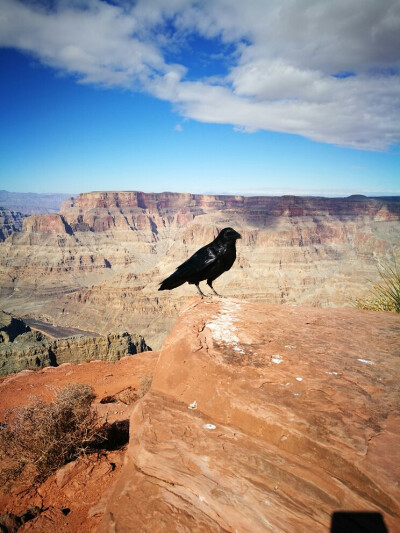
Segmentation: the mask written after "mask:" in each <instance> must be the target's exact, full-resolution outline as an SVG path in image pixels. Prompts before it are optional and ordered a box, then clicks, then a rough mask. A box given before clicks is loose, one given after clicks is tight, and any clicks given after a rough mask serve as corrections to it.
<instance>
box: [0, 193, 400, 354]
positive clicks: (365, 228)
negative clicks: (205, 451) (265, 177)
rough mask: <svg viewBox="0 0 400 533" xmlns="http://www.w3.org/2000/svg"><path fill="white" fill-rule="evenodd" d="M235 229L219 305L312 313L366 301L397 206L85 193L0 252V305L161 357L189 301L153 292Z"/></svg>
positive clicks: (399, 225) (391, 242) (180, 293)
mask: <svg viewBox="0 0 400 533" xmlns="http://www.w3.org/2000/svg"><path fill="white" fill-rule="evenodd" d="M226 226H231V227H234V228H235V229H237V230H238V231H239V232H240V233H241V235H242V237H243V238H242V239H241V240H240V241H239V242H238V245H237V253H238V256H237V260H236V262H235V264H234V266H233V268H232V269H231V270H230V271H229V272H227V273H225V274H224V275H223V276H221V277H220V278H218V279H217V280H216V282H215V287H216V290H217V291H218V292H220V293H221V294H223V295H225V296H234V297H240V298H245V299H252V300H264V301H268V302H270V303H296V304H305V305H312V306H322V307H326V306H329V307H337V306H346V305H349V304H350V302H351V299H352V298H353V297H355V296H357V297H363V296H366V294H367V292H368V288H369V286H370V282H373V281H374V280H375V279H376V278H377V276H378V270H377V266H378V264H379V262H381V261H386V260H390V258H391V257H392V255H393V254H394V253H396V250H397V249H398V246H399V239H398V235H399V233H400V202H399V200H398V199H396V198H387V199H373V198H365V197H363V196H353V197H349V198H333V199H332V198H306V197H295V196H283V197H243V196H223V195H219V196H215V195H192V194H174V193H159V194H145V193H140V192H93V193H86V194H81V195H79V196H78V197H77V198H75V199H73V198H72V199H69V200H68V201H66V202H64V203H63V204H62V207H61V212H60V214H57V215H56V214H52V215H44V216H33V217H29V218H28V219H26V220H25V222H24V231H22V232H20V233H18V234H13V235H11V236H10V237H8V239H7V240H6V242H4V243H0V305H2V306H3V308H4V309H6V310H7V311H10V312H14V313H17V314H26V315H27V316H30V317H40V315H44V316H46V317H47V318H48V319H49V320H50V321H51V322H53V323H55V324H58V325H63V326H70V327H77V328H81V327H82V324H83V323H84V324H85V328H86V329H90V330H92V331H95V332H109V331H121V330H127V331H130V330H134V331H137V332H139V333H141V334H142V335H143V336H144V337H145V338H146V339H147V341H148V342H149V344H150V345H151V346H152V347H154V348H155V349H159V348H160V347H161V344H162V342H163V340H164V338H165V336H166V335H167V332H168V331H169V330H170V328H171V327H172V325H173V323H174V321H175V320H176V317H177V316H178V312H179V309H180V308H181V307H182V306H184V305H186V303H187V301H188V298H190V297H191V296H192V295H193V294H196V292H195V289H194V288H193V287H190V286H188V285H187V284H185V285H184V286H182V287H179V288H177V289H175V290H174V291H171V292H169V291H168V292H163V293H160V292H158V286H159V283H160V282H161V281H162V280H163V279H164V278H165V277H167V276H168V275H170V274H171V273H172V272H173V271H174V270H175V268H176V267H177V266H178V265H179V264H180V263H182V262H183V261H184V260H185V259H187V258H188V257H189V256H190V255H191V254H193V253H194V252H195V251H196V250H198V249H199V248H200V247H201V246H204V245H205V244H207V243H209V242H210V241H211V240H212V239H213V238H214V237H215V236H216V235H217V232H218V231H219V230H220V229H222V228H223V227H226Z"/></svg>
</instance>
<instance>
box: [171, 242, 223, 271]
mask: <svg viewBox="0 0 400 533" xmlns="http://www.w3.org/2000/svg"><path fill="white" fill-rule="evenodd" d="M217 259H218V253H217V250H215V249H214V247H213V246H211V245H210V244H207V245H206V246H203V248H200V250H197V252H196V253H194V254H193V255H192V256H191V257H189V259H187V260H186V261H185V262H184V263H182V264H181V265H179V266H178V268H177V269H176V270H175V272H174V273H173V274H172V276H174V277H175V276H176V277H179V278H193V277H197V276H201V274H202V273H203V272H204V271H205V270H206V269H208V268H210V267H211V266H212V265H213V264H214V263H215V262H216V261H217Z"/></svg>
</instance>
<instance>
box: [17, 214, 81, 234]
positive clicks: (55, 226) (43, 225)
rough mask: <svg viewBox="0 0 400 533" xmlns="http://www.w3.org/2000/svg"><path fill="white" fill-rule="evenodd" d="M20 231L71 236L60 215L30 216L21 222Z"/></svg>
mask: <svg viewBox="0 0 400 533" xmlns="http://www.w3.org/2000/svg"><path fill="white" fill-rule="evenodd" d="M22 231H26V232H32V233H59V234H61V235H62V234H64V233H68V234H71V233H72V230H71V228H70V227H69V225H68V224H67V223H66V221H65V219H64V217H63V216H62V215H58V214H56V213H54V214H48V215H31V216H30V217H28V218H25V219H24V221H23V227H22Z"/></svg>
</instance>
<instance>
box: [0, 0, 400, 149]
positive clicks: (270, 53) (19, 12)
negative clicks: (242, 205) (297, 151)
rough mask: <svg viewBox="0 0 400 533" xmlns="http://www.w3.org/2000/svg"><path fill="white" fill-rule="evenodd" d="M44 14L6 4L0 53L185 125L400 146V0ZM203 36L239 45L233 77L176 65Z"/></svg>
mask: <svg viewBox="0 0 400 533" xmlns="http://www.w3.org/2000/svg"><path fill="white" fill-rule="evenodd" d="M44 5H45V3H43V2H40V3H35V2H28V3H27V2H22V1H19V0H2V4H1V7H0V45H2V46H11V47H15V48H18V49H21V50H24V51H26V52H30V53H32V54H35V55H36V56H37V57H38V58H40V60H41V61H42V62H43V63H45V64H47V65H50V66H52V67H54V68H57V69H61V70H63V71H65V72H68V73H72V74H74V75H76V76H77V77H78V78H79V80H80V81H81V82H85V83H96V84H102V85H104V86H110V87H113V86H119V87H125V88H129V89H131V90H141V91H146V92H148V93H150V94H152V95H153V96H155V97H157V98H161V99H164V100H167V101H170V102H171V103H172V104H173V105H174V108H175V109H176V110H177V111H178V112H179V113H180V114H181V115H182V116H183V117H187V118H192V119H195V120H198V121H202V122H212V123H220V124H232V125H233V126H234V127H235V128H236V129H238V130H239V131H248V132H253V131H256V130H260V129H261V130H262V129H264V130H272V131H279V132H285V133H293V134H298V135H302V136H305V137H307V138H310V139H313V140H316V141H320V142H327V143H333V144H337V145H342V146H348V147H353V148H360V149H369V150H382V149H387V148H388V147H390V146H391V145H393V144H395V143H398V142H399V140H400V121H399V120H398V106H399V100H400V76H399V69H400V55H399V51H400V2H399V0H371V1H370V2H365V0H329V1H323V0H298V1H293V0H269V1H268V2H265V0H248V1H246V2H242V1H241V0H202V1H200V2H196V3H193V2H191V1H190V0H152V1H151V2H149V1H148V0H138V1H137V2H135V3H132V2H129V1H128V0H120V1H119V2H118V1H114V2H112V3H111V2H110V3H107V2H105V1H101V0H58V1H56V2H52V3H51V9H50V8H48V9H46V8H45V7H44ZM193 35H197V36H200V37H202V38H203V39H209V40H213V42H220V43H221V44H223V45H229V46H230V47H231V50H233V53H232V52H231V55H230V57H229V60H230V63H229V65H228V68H227V69H226V71H225V72H221V74H220V75H219V76H214V77H212V78H211V77H210V78H206V77H203V78H200V77H198V78H197V79H193V76H190V77H189V76H188V73H190V69H191V64H190V62H191V61H192V60H193V59H195V58H193V57H192V58H190V57H189V56H188V54H186V55H185V54H182V55H181V57H182V58H185V59H182V60H180V61H179V60H177V61H176V62H171V61H168V60H167V58H168V57H171V54H170V52H171V50H172V51H174V52H175V56H176V57H179V50H180V49H182V48H184V47H185V46H186V45H187V42H188V40H189V39H190V38H191V36H193ZM217 56H218V54H215V57H217ZM185 61H187V63H185ZM210 61H213V54H211V53H210Z"/></svg>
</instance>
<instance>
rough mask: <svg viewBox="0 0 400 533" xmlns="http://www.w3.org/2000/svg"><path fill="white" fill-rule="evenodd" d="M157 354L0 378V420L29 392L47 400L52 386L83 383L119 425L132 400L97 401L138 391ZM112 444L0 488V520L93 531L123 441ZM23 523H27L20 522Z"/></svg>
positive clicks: (25, 527)
mask: <svg viewBox="0 0 400 533" xmlns="http://www.w3.org/2000/svg"><path fill="white" fill-rule="evenodd" d="M157 357H158V354H157V353H155V352H143V353H141V354H139V355H138V356H137V357H125V358H122V359H121V360H119V361H117V362H116V363H108V362H104V361H97V362H92V363H82V364H79V365H69V364H64V365H62V366H59V367H57V368H55V367H48V368H45V369H43V370H38V371H37V372H29V371H25V372H20V373H19V374H12V375H8V376H6V377H4V378H0V421H1V422H4V416H5V412H6V411H7V409H12V408H15V407H21V406H25V405H27V404H28V403H29V402H30V401H32V396H34V397H37V398H40V399H41V400H42V401H51V400H53V399H54V389H55V388H56V389H57V388H61V387H63V386H65V385H68V384H70V383H87V384H88V385H91V386H92V387H93V389H94V392H95V394H96V399H95V405H94V408H95V409H96V410H97V411H98V413H99V415H100V416H102V417H104V418H107V420H108V422H109V423H112V424H113V425H114V426H115V427H119V425H122V424H123V423H124V424H125V423H128V421H129V416H130V413H131V411H132V408H133V407H134V403H131V404H127V403H124V402H123V401H115V402H113V403H100V402H101V400H102V399H104V398H105V397H107V396H113V397H115V396H118V395H121V391H124V390H127V389H128V390H131V389H133V390H134V391H139V390H140V387H141V381H142V379H143V376H151V375H152V373H153V369H154V366H155V363H156V362H157ZM126 425H128V424H126ZM116 444H117V446H115V449H107V450H103V451H102V453H101V454H97V453H96V454H93V455H87V456H85V457H81V458H80V459H77V460H76V461H73V462H72V463H68V464H67V465H65V466H64V467H63V468H61V469H59V470H58V471H57V472H56V473H55V474H54V475H52V476H50V478H49V479H47V480H46V481H45V482H44V483H42V484H41V485H40V486H38V487H32V486H30V487H26V486H22V487H21V486H16V487H14V490H12V491H11V492H10V493H8V494H3V493H2V492H1V491H0V524H4V523H6V524H8V525H11V526H12V525H13V524H15V525H16V526H18V527H19V529H18V531H19V532H20V533H24V532H25V533H26V532H28V531H31V532H32V533H33V532H36V533H39V532H40V533H46V532H47V533H53V532H55V531H57V532H63V533H88V532H94V531H96V529H97V524H98V523H99V521H100V520H101V517H102V515H103V513H104V509H105V506H106V503H107V499H108V496H109V494H110V491H111V488H112V485H113V483H115V481H116V479H117V478H118V476H119V473H120V471H121V468H122V464H123V460H124V454H125V449H126V446H125V447H121V446H120V445H118V443H116ZM33 508H34V509H36V511H37V513H36V515H37V516H36V517H35V514H34V513H32V512H31V513H30V516H27V515H28V513H29V511H30V510H32V509H33ZM7 518H8V520H7ZM21 518H22V520H21ZM2 519H3V520H2ZM21 522H25V523H23V524H22V526H21ZM0 529H1V527H0ZM2 531H3V530H2Z"/></svg>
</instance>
